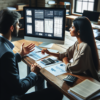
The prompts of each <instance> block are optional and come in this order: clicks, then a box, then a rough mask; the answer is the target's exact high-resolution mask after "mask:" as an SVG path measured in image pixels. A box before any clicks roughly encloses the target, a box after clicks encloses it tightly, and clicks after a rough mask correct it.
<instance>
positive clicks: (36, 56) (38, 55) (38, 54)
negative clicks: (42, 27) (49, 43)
mask: <svg viewBox="0 0 100 100" xmlns="http://www.w3.org/2000/svg"><path fill="white" fill-rule="evenodd" d="M41 50H42V49H41V48H39V47H38V46H35V47H34V51H32V52H31V53H29V54H27V56H29V57H30V58H32V59H33V60H39V59H41V58H44V57H46V56H48V54H46V53H45V54H42V53H41Z"/></svg>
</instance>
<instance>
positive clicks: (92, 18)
mask: <svg viewBox="0 0 100 100" xmlns="http://www.w3.org/2000/svg"><path fill="white" fill-rule="evenodd" d="M82 16H86V17H88V18H89V20H90V21H91V22H98V18H99V12H96V11H87V10H84V12H83V15H82Z"/></svg>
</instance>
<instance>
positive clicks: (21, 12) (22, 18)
mask: <svg viewBox="0 0 100 100" xmlns="http://www.w3.org/2000/svg"><path fill="white" fill-rule="evenodd" d="M16 11H17V12H19V13H20V14H21V18H20V20H19V22H20V23H21V24H22V27H21V28H20V29H19V30H24V15H23V10H16Z"/></svg>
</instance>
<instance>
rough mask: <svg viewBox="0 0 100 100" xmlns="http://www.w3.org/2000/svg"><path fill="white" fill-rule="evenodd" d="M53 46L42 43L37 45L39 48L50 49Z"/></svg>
mask: <svg viewBox="0 0 100 100" xmlns="http://www.w3.org/2000/svg"><path fill="white" fill-rule="evenodd" d="M53 44H54V43H48V42H43V43H42V44H40V45H39V47H44V48H51V47H52V46H53Z"/></svg>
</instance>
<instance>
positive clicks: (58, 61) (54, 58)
mask: <svg viewBox="0 0 100 100" xmlns="http://www.w3.org/2000/svg"><path fill="white" fill-rule="evenodd" d="M48 58H51V59H52V60H54V61H55V63H52V64H49V65H45V64H44V63H43V62H42V60H40V61H37V62H36V63H38V64H39V65H40V66H41V67H42V68H44V67H47V66H52V65H54V64H57V63H60V62H61V61H60V60H58V59H57V58H56V57H48ZM48 58H45V59H48Z"/></svg>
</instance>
